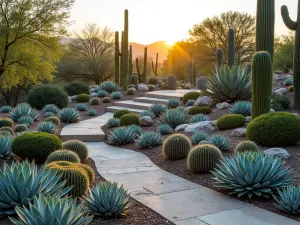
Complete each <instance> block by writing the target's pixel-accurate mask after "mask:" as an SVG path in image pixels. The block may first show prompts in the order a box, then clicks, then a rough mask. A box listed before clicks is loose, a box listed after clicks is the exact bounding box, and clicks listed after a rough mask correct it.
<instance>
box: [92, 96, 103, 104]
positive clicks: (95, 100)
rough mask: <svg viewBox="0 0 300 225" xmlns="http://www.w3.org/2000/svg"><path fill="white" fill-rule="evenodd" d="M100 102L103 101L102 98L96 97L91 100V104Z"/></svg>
mask: <svg viewBox="0 0 300 225" xmlns="http://www.w3.org/2000/svg"><path fill="white" fill-rule="evenodd" d="M100 103H101V101H100V99H99V98H96V97H94V98H92V99H91V101H90V104H91V105H100Z"/></svg>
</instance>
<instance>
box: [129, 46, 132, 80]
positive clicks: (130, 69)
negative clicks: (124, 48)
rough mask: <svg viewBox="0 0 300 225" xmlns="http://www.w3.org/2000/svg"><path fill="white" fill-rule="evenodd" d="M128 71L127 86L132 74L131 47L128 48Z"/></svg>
mask: <svg viewBox="0 0 300 225" xmlns="http://www.w3.org/2000/svg"><path fill="white" fill-rule="evenodd" d="M128 63H129V70H128V84H132V73H133V64H132V46H131V45H130V47H129V62H128Z"/></svg>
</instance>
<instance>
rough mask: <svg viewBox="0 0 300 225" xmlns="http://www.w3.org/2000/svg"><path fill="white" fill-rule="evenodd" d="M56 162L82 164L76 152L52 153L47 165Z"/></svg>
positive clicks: (62, 151) (60, 151)
mask: <svg viewBox="0 0 300 225" xmlns="http://www.w3.org/2000/svg"><path fill="white" fill-rule="evenodd" d="M56 161H67V162H73V163H80V159H79V157H78V155H77V154H76V153H75V152H72V151H69V150H59V151H55V152H52V153H51V154H50V155H49V156H48V158H47V160H46V163H52V162H56Z"/></svg>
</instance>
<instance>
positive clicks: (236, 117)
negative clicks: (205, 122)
mask: <svg viewBox="0 0 300 225" xmlns="http://www.w3.org/2000/svg"><path fill="white" fill-rule="evenodd" d="M245 123H246V118H245V117H244V116H243V115H240V114H228V115H224V116H222V117H220V118H219V119H218V120H217V127H218V128H219V129H220V130H228V129H233V128H237V127H242V126H244V125H245Z"/></svg>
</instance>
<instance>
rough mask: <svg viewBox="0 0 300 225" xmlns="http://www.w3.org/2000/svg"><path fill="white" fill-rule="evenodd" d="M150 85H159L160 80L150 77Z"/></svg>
mask: <svg viewBox="0 0 300 225" xmlns="http://www.w3.org/2000/svg"><path fill="white" fill-rule="evenodd" d="M148 84H152V85H157V84H159V80H158V78H157V77H149V78H148Z"/></svg>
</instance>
